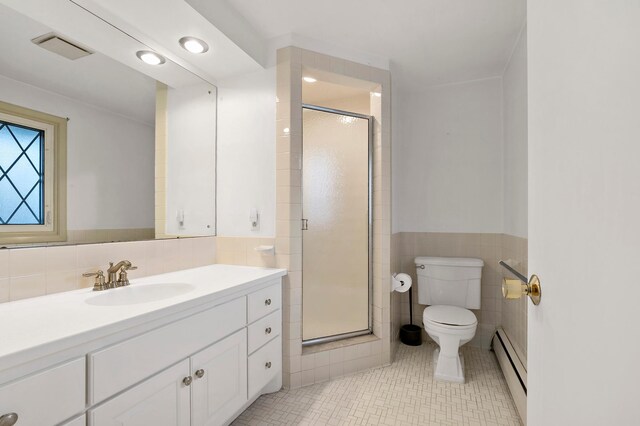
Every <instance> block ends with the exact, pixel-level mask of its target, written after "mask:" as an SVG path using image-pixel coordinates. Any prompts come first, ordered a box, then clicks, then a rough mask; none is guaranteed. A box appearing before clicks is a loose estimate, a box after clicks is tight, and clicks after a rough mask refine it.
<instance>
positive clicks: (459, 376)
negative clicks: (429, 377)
mask: <svg viewBox="0 0 640 426" xmlns="http://www.w3.org/2000/svg"><path fill="white" fill-rule="evenodd" d="M433 377H435V379H436V380H441V381H444V382H453V383H464V357H463V356H462V354H461V353H458V354H457V356H454V357H447V356H440V348H436V349H435V350H434V351H433Z"/></svg>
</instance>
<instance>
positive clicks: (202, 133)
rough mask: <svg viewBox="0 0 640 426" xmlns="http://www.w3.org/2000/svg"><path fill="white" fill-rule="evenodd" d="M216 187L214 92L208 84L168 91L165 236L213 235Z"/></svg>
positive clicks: (214, 89)
mask: <svg viewBox="0 0 640 426" xmlns="http://www.w3.org/2000/svg"><path fill="white" fill-rule="evenodd" d="M215 183H216V88H215V87H213V86H211V85H209V84H206V83H203V84H197V85H193V86H188V87H181V88H180V89H173V88H169V89H168V91H167V199H166V201H167V210H166V214H167V216H166V217H167V229H166V233H167V234H169V235H195V236H202V235H215V225H216V224H215V220H216V215H215V211H216V190H215V189H216V184H215ZM179 212H180V213H181V214H180V219H181V223H180V222H179V220H178V213H179Z"/></svg>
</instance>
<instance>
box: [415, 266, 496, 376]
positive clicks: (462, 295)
mask: <svg viewBox="0 0 640 426" xmlns="http://www.w3.org/2000/svg"><path fill="white" fill-rule="evenodd" d="M415 263H416V274H417V275H418V302H419V303H420V304H421V305H427V308H425V310H424V312H423V314H422V321H423V324H424V329H425V331H426V332H427V334H428V335H429V337H431V338H432V339H433V340H434V341H435V342H436V343H437V344H438V346H439V348H438V349H436V350H435V351H434V355H433V356H434V359H433V360H434V372H433V375H434V377H435V378H436V379H438V380H446V381H449V382H457V383H464V360H463V358H462V356H461V355H460V354H459V352H460V346H462V345H464V344H465V343H467V342H468V341H470V340H471V339H473V336H475V334H476V328H477V326H478V319H477V318H476V316H475V315H474V313H473V312H471V311H470V310H469V309H480V301H481V298H480V294H481V285H480V283H481V278H482V267H483V266H484V262H483V261H482V259H472V258H464V257H429V256H424V257H416V258H415Z"/></svg>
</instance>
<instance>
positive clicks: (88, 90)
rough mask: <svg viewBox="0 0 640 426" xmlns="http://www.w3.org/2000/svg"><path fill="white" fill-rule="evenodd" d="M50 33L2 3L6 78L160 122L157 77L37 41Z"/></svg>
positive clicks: (0, 69) (0, 34)
mask: <svg viewBox="0 0 640 426" xmlns="http://www.w3.org/2000/svg"><path fill="white" fill-rule="evenodd" d="M49 32H51V29H50V28H48V27H47V26H45V25H43V24H41V23H39V22H36V21H35V20H33V19H31V18H28V17H26V16H24V15H22V14H20V13H18V12H15V11H14V10H12V9H10V8H8V7H6V6H4V5H0V52H2V54H1V55H0V75H4V76H6V77H9V78H11V79H14V80H18V81H21V82H23V83H27V84H30V85H32V86H36V87H39V88H41V89H44V90H47V91H50V92H54V93H57V94H60V95H63V96H66V97H69V98H72V99H76V100H79V101H81V102H83V103H87V104H90V105H94V106H98V107H100V108H103V109H106V110H109V111H112V112H115V113H118V114H121V115H125V116H128V117H131V118H134V119H136V120H139V121H142V122H145V123H153V122H154V121H155V84H156V83H155V80H154V79H152V78H150V77H148V76H146V75H144V74H142V73H140V72H137V71H135V70H133V69H131V68H129V67H128V66H126V65H123V64H121V63H120V62H117V61H115V60H113V59H111V58H109V57H107V56H105V55H102V54H100V53H94V54H92V55H89V56H86V57H84V58H80V59H77V60H75V61H72V60H69V59H66V58H63V57H62V56H59V55H56V54H54V53H52V52H49V51H47V50H45V49H43V48H41V47H38V46H36V45H35V44H33V43H32V42H31V40H32V39H33V38H35V37H38V36H40V35H43V34H47V33H49ZM74 41H75V40H74Z"/></svg>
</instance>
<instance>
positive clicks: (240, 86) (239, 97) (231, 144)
mask: <svg viewBox="0 0 640 426" xmlns="http://www.w3.org/2000/svg"><path fill="white" fill-rule="evenodd" d="M275 79H276V74H275V68H268V69H266V70H264V71H259V72H256V73H251V74H247V75H242V76H238V77H234V78H229V79H224V80H219V81H218V142H217V143H218V165H217V173H218V185H217V192H218V203H217V204H218V209H217V222H218V232H217V235H220V236H270V237H273V236H275V216H276V187H275V185H276V155H275V153H276V147H275V146H276V142H275V135H276V127H275V126H276V102H275V101H276V80H275ZM252 208H257V209H258V211H259V213H260V229H259V230H258V231H252V230H251V227H250V223H249V212H250V210H251V209H252Z"/></svg>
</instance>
